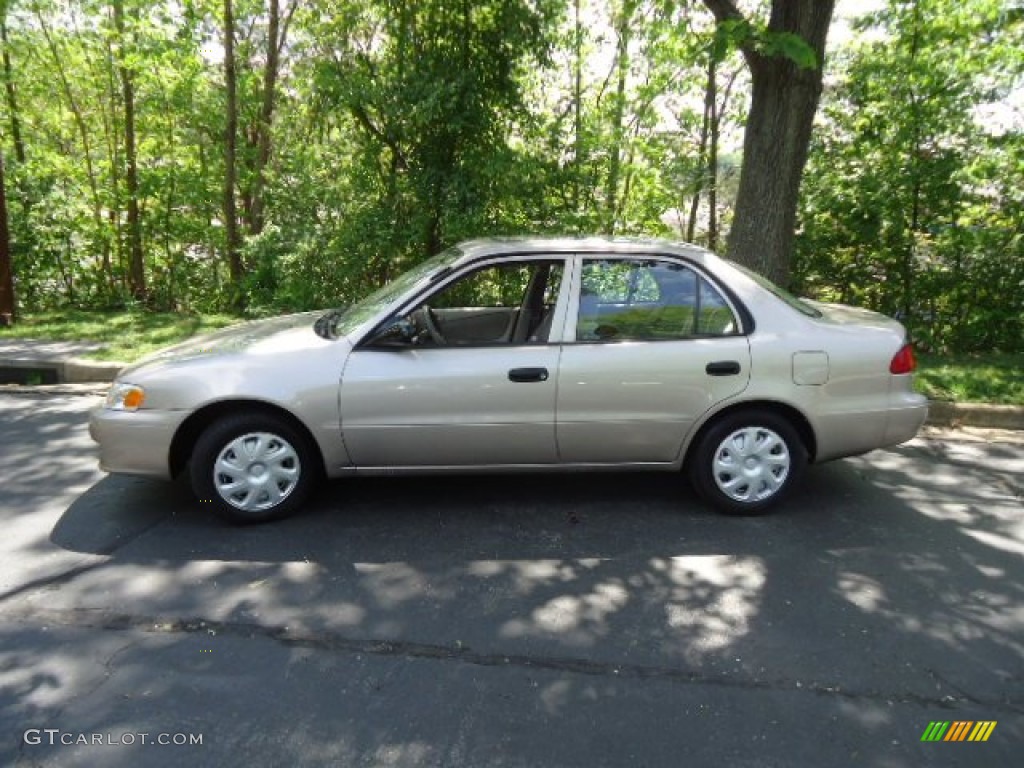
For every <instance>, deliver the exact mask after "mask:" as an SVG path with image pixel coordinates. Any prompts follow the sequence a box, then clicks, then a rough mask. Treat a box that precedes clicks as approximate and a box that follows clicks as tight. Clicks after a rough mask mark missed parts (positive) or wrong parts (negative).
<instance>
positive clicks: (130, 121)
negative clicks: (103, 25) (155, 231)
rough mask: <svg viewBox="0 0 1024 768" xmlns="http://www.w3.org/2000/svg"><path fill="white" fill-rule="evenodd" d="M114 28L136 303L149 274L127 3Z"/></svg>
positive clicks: (118, 1) (120, 5)
mask: <svg viewBox="0 0 1024 768" xmlns="http://www.w3.org/2000/svg"><path fill="white" fill-rule="evenodd" d="M113 5H114V26H115V28H116V29H117V36H118V70H119V74H120V77H121V94H122V99H123V101H124V155H125V163H126V169H125V184H126V185H127V188H128V189H127V192H128V290H129V291H131V294H132V298H134V299H135V300H136V301H145V300H146V298H147V297H146V270H145V265H144V263H143V256H142V221H141V219H140V217H139V170H138V158H137V157H136V149H135V86H134V83H133V82H132V72H131V70H130V69H129V68H128V66H127V64H126V63H125V61H126V59H127V57H126V56H125V51H124V47H125V42H126V41H125V29H124V2H123V0H115V2H114V3H113Z"/></svg>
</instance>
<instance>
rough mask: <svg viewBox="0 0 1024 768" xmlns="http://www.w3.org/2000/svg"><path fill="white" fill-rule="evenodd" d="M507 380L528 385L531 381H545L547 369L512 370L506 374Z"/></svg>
mask: <svg viewBox="0 0 1024 768" xmlns="http://www.w3.org/2000/svg"><path fill="white" fill-rule="evenodd" d="M508 380H509V381H514V382H516V383H518V384H528V383H530V382H533V381H547V380H548V369H547V368H513V369H512V370H511V371H509V372H508Z"/></svg>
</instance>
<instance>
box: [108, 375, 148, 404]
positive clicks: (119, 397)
mask: <svg viewBox="0 0 1024 768" xmlns="http://www.w3.org/2000/svg"><path fill="white" fill-rule="evenodd" d="M145 399H146V390H144V389H143V388H142V387H139V386H136V385H135V384H124V383H121V382H115V383H114V386H112V387H111V388H110V391H109V392H108V393H107V408H110V409H111V410H113V411H137V410H139V407H140V406H141V405H142V403H143V401H144V400H145Z"/></svg>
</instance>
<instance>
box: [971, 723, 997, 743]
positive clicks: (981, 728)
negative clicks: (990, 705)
mask: <svg viewBox="0 0 1024 768" xmlns="http://www.w3.org/2000/svg"><path fill="white" fill-rule="evenodd" d="M995 729H996V721H995V720H987V721H982V722H980V723H978V724H977V725H976V726H974V730H973V731H971V735H970V736H968V737H967V740H968V741H988V737H989V736H991V735H992V731H994V730H995Z"/></svg>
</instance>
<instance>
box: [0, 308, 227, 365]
mask: <svg viewBox="0 0 1024 768" xmlns="http://www.w3.org/2000/svg"><path fill="white" fill-rule="evenodd" d="M238 321H239V318H237V317H232V316H231V315H184V314H177V313H172V312H94V311H86V310H81V309H63V310H55V311H51V312H37V313H33V314H27V315H23V316H22V317H20V318H19V320H18V322H17V324H16V325H15V326H14V327H12V328H0V340H3V339H11V338H19V339H45V340H49V341H92V342H97V343H100V344H103V345H104V346H103V348H102V349H99V350H97V351H95V352H91V353H89V354H86V355H84V357H88V358H90V359H93V360H116V361H118V362H125V363H131V362H134V361H135V360H138V359H139V358H141V357H144V356H145V355H148V354H149V353H151V352H155V351H156V350H158V349H160V348H161V347H167V346H170V345H171V344H176V343H178V342H179V341H185V340H186V339H188V338H190V337H192V336H195V335H197V334H203V333H207V332H209V331H214V330H216V329H218V328H223V327H224V326H225V325H231V324H232V323H237V322H238Z"/></svg>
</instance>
